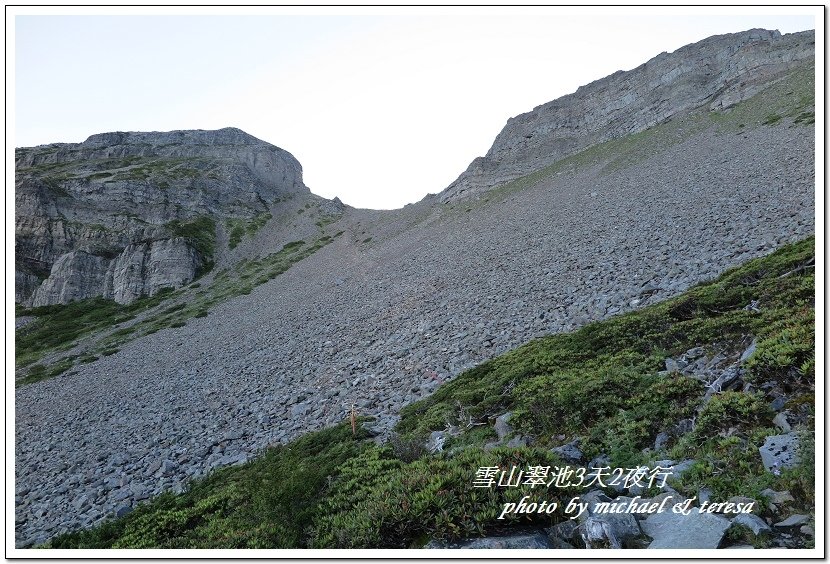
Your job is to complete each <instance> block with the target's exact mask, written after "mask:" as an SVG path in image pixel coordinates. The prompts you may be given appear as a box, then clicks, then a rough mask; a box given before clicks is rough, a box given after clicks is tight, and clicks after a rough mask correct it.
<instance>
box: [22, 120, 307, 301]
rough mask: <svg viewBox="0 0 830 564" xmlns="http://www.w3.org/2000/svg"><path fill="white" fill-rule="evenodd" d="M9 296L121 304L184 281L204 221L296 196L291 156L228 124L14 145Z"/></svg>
mask: <svg viewBox="0 0 830 564" xmlns="http://www.w3.org/2000/svg"><path fill="white" fill-rule="evenodd" d="M15 166H16V179H15V211H16V216H15V228H16V231H15V260H16V272H15V299H16V301H18V302H20V303H24V304H26V305H34V306H40V305H48V304H54V303H67V302H68V301H70V300H73V299H83V298H89V297H94V296H103V297H106V298H113V299H115V300H116V301H118V302H119V303H128V302H130V301H133V300H134V299H136V298H138V297H140V296H143V295H152V294H154V293H156V292H158V291H159V290H160V289H162V288H165V287H178V286H181V285H182V284H186V283H187V282H189V281H190V280H192V279H193V278H194V277H195V276H196V275H197V273H198V272H199V271H200V269H203V268H204V267H205V266H206V265H208V264H209V262H210V261H211V259H212V256H211V254H212V253H211V248H210V247H211V245H210V244H203V245H201V246H200V245H198V244H196V243H195V242H194V239H198V238H200V237H201V238H202V239H204V240H205V241H208V242H209V241H211V240H212V239H213V237H214V236H215V233H214V229H215V227H214V225H215V223H216V221H217V220H218V219H221V218H228V217H234V218H249V217H252V216H254V215H256V214H258V213H262V212H265V211H267V210H268V209H269V205H270V204H272V203H273V202H275V201H277V200H279V199H281V198H282V199H284V198H286V197H291V196H292V195H294V194H306V193H308V189H307V188H306V187H305V185H304V184H303V181H302V168H301V166H300V163H299V162H297V160H296V159H295V158H294V157H293V156H291V155H290V154H289V153H287V152H286V151H283V150H282V149H279V148H277V147H274V146H273V145H270V144H268V143H265V142H263V141H260V140H259V139H256V138H255V137H252V136H250V135H248V134H247V133H244V132H242V131H240V130H238V129H232V128H228V129H221V130H218V131H172V132H168V133H122V132H118V133H103V134H99V135H93V136H91V137H90V138H89V139H87V140H86V141H84V142H83V143H79V144H66V143H57V144H52V145H43V146H39V147H34V148H22V149H17V151H16V162H15Z"/></svg>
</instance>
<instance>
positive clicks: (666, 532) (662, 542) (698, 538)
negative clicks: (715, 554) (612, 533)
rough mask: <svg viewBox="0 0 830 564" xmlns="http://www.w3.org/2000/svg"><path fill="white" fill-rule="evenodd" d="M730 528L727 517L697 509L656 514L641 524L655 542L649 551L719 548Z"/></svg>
mask: <svg viewBox="0 0 830 564" xmlns="http://www.w3.org/2000/svg"><path fill="white" fill-rule="evenodd" d="M729 526H730V521H729V520H728V519H725V518H724V517H721V516H719V515H714V514H711V513H698V512H697V511H694V510H692V512H691V513H690V514H689V515H681V514H676V513H672V512H663V513H654V514H652V515H649V516H648V518H646V519H645V520H644V521H643V522H642V528H643V532H644V533H645V534H647V535H648V536H650V537H651V538H652V539H654V540H652V542H651V544H650V545H649V546H648V547H649V548H718V546H719V545H720V543H721V540H723V536H724V534H725V533H726V531H727V529H729Z"/></svg>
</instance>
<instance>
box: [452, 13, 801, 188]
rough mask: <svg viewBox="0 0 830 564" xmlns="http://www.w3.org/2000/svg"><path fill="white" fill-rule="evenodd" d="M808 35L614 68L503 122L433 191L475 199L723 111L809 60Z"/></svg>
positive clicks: (761, 37) (687, 50)
mask: <svg viewBox="0 0 830 564" xmlns="http://www.w3.org/2000/svg"><path fill="white" fill-rule="evenodd" d="M814 49H815V32H813V31H805V32H800V33H793V34H788V35H784V36H782V35H781V34H780V33H779V32H778V31H768V30H761V29H753V30H749V31H745V32H742V33H735V34H728V35H716V36H713V37H709V38H707V39H704V40H703V41H700V42H698V43H694V44H692V45H687V46H685V47H682V48H680V49H678V50H677V51H675V52H674V53H671V54H669V53H661V54H660V55H657V56H656V57H654V58H653V59H651V60H650V61H648V62H646V63H645V64H642V65H640V66H639V67H637V68H636V69H633V70H630V71H627V72H623V71H618V72H616V73H614V74H612V75H610V76H607V77H605V78H603V79H600V80H597V81H595V82H592V83H590V84H588V85H585V86H582V87H580V88H579V89H578V90H577V91H576V92H575V93H573V94H569V95H567V96H563V97H561V98H559V99H557V100H554V101H552V102H548V103H547V104H543V105H541V106H538V107H536V108H534V109H533V111H531V112H528V113H525V114H521V115H519V116H516V117H514V118H511V119H509V120H508V121H507V125H506V126H505V127H504V129H503V130H502V131H501V133H499V135H498V137H496V140H495V142H494V143H493V146H492V147H491V148H490V150H489V151H488V152H487V154H486V155H485V156H484V157H478V158H476V159H475V160H473V162H472V163H470V166H469V167H468V168H467V170H466V171H464V172H463V173H462V174H461V176H459V177H458V179H457V180H456V181H455V182H453V183H452V184H451V185H450V186H449V187H447V189H446V190H444V191H443V192H442V193H441V195H440V196H441V200H442V201H444V202H447V201H452V200H457V199H459V198H466V197H469V196H472V195H475V194H479V193H481V192H483V191H485V190H487V189H488V188H490V187H493V186H496V185H499V184H502V183H504V182H508V181H510V180H513V179H515V178H518V177H520V176H524V175H526V174H528V173H530V172H533V171H535V170H538V169H540V168H542V167H544V166H546V165H548V164H551V163H553V162H555V161H557V160H559V159H561V158H563V157H567V156H569V155H572V154H575V153H577V152H579V151H581V150H582V149H585V148H586V147H590V146H591V145H594V144H597V143H601V142H604V141H608V140H610V139H616V138H619V137H624V136H626V135H629V134H632V133H637V132H640V131H643V130H645V129H647V128H649V127H652V126H654V125H656V124H659V123H661V122H664V121H666V120H668V119H670V118H671V117H672V116H674V115H677V114H680V113H682V112H684V111H687V110H691V109H694V108H699V107H705V106H708V108H709V109H712V110H725V109H728V108H730V107H732V106H734V105H735V104H737V103H738V102H741V101H742V100H745V99H747V98H749V97H751V96H753V95H755V94H757V93H758V92H759V91H760V90H762V89H763V88H765V87H767V86H769V85H770V84H771V83H773V82H774V80H775V79H776V78H777V77H778V76H781V75H783V74H784V73H786V72H787V71H789V70H791V69H792V68H793V67H795V66H797V65H799V64H802V63H804V62H805V61H808V60H809V61H812V60H813V59H814V57H815V55H814Z"/></svg>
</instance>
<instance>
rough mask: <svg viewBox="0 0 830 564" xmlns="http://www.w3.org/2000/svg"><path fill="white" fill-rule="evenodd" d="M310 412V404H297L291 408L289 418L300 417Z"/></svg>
mask: <svg viewBox="0 0 830 564" xmlns="http://www.w3.org/2000/svg"><path fill="white" fill-rule="evenodd" d="M309 411H311V404H309V403H307V402H303V403H298V404H296V405H292V406H291V417H302V416H303V415H305V414H307V413H308V412H309Z"/></svg>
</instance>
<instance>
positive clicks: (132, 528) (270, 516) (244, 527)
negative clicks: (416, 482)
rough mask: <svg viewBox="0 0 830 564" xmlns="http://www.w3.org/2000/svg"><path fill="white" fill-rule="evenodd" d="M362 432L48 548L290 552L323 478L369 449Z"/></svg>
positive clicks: (251, 467) (319, 440) (222, 477)
mask: <svg viewBox="0 0 830 564" xmlns="http://www.w3.org/2000/svg"><path fill="white" fill-rule="evenodd" d="M366 436H367V434H366V432H365V431H363V430H362V429H361V430H360V433H359V434H358V435H357V436H356V437H353V436H352V430H351V427H350V426H348V425H340V426H338V427H334V428H331V429H326V430H324V431H320V432H317V433H311V434H308V435H306V436H304V437H302V438H301V439H299V440H297V441H294V442H293V443H291V444H289V445H286V446H282V447H275V448H271V449H268V450H266V451H265V452H264V453H263V455H262V456H260V457H259V458H257V459H256V460H254V461H252V462H251V463H249V464H246V465H244V466H238V467H233V468H226V469H222V470H219V471H217V472H214V473H212V474H211V475H210V476H209V477H207V478H206V479H204V480H202V481H199V482H196V483H193V484H192V485H191V487H190V489H189V490H188V491H187V492H185V493H184V494H182V495H179V496H174V495H170V494H166V495H162V496H160V497H158V498H156V499H155V500H153V502H152V503H150V504H148V505H144V506H141V507H139V508H138V509H137V510H136V511H134V512H133V513H131V514H129V515H127V516H126V517H124V518H122V519H119V520H117V521H111V522H109V523H106V524H104V525H102V526H100V527H98V528H96V529H92V530H89V531H81V532H78V533H72V534H67V535H62V536H60V537H57V538H55V539H53V541H52V543H51V546H52V547H53V548H151V547H152V548H192V547H201V548H290V547H296V546H303V545H304V544H305V540H306V535H307V532H306V529H307V528H308V527H309V525H311V523H312V520H313V519H314V517H315V516H316V515H317V514H318V513H319V508H318V507H317V503H318V502H319V500H320V497H321V494H322V492H324V491H325V490H326V488H327V487H328V484H329V480H328V477H329V476H334V475H336V474H337V473H338V469H339V468H340V467H341V466H342V465H343V464H344V463H345V462H346V461H347V460H349V459H352V458H354V457H357V456H359V455H360V454H361V453H363V452H364V451H366V450H367V449H369V445H368V444H367V443H366V442H365V441H364V440H363V439H365V438H366Z"/></svg>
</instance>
